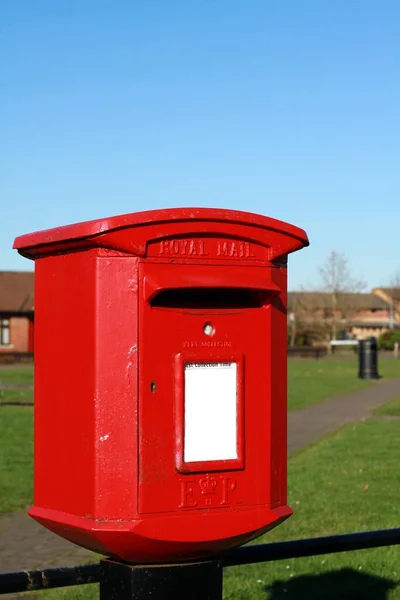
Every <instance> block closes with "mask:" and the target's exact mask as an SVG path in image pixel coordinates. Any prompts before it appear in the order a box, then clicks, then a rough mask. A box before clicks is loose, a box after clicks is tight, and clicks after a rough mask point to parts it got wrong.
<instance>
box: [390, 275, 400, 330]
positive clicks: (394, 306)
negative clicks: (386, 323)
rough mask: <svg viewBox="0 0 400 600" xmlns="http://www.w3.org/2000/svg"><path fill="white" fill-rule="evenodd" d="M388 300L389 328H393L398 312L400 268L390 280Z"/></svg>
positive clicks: (399, 305)
mask: <svg viewBox="0 0 400 600" xmlns="http://www.w3.org/2000/svg"><path fill="white" fill-rule="evenodd" d="M389 301H390V304H389V320H390V329H393V328H394V324H395V321H396V320H397V318H398V317H399V313H400V269H398V270H397V271H396V273H395V274H394V275H393V277H392V279H391V281H390V287H389Z"/></svg>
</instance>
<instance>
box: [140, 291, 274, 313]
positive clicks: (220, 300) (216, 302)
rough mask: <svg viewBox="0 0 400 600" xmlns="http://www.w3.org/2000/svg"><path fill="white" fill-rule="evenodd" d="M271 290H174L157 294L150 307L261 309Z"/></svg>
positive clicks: (151, 300)
mask: <svg viewBox="0 0 400 600" xmlns="http://www.w3.org/2000/svg"><path fill="white" fill-rule="evenodd" d="M271 293H272V292H271V291H270V290H259V289H249V288H233V287H232V288H229V287H223V288H221V287H201V288H200V287H198V288H196V287H194V288H173V289H164V290H160V291H159V292H157V293H156V294H155V295H154V296H153V297H152V298H151V299H150V305H151V306H152V307H155V308H192V309H193V308H194V309H196V308H199V309H201V308H207V309H213V308H215V309H224V308H261V307H262V306H264V305H265V304H266V303H267V302H268V299H269V297H270V296H271Z"/></svg>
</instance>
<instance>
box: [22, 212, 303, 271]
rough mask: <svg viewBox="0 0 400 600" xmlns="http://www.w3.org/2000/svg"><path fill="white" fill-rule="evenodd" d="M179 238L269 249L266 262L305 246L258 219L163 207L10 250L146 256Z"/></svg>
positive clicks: (71, 228)
mask: <svg viewBox="0 0 400 600" xmlns="http://www.w3.org/2000/svg"><path fill="white" fill-rule="evenodd" d="M174 236H176V237H183V236H187V237H190V236H193V237H194V236H221V237H228V238H229V237H234V238H236V239H239V240H240V239H243V240H248V241H251V242H254V243H258V244H259V245H261V246H266V247H267V248H269V256H268V258H269V260H275V259H277V258H279V257H280V256H284V255H287V254H289V253H290V252H294V251H296V250H299V249H300V248H303V247H304V246H308V245H309V242H308V238H307V234H306V233H305V231H303V230H302V229H300V228H298V227H295V226H294V225H290V224H288V223H285V222H283V221H279V220H277V219H273V218H270V217H265V216H262V215H258V214H254V213H249V212H244V211H238V210H227V209H218V208H167V209H160V210H149V211H143V212H136V213H130V214H125V215H118V216H114V217H108V218H104V219H96V220H93V221H85V222H83V223H76V224H73V225H65V226H62V227H56V228H54V229H47V230H44V231H38V232H35V233H28V234H26V235H22V236H20V237H17V238H16V239H15V241H14V246H13V247H14V248H15V249H17V250H18V252H19V253H20V254H22V255H23V256H25V257H27V258H31V259H35V258H38V257H40V256H43V255H48V254H53V253H56V252H57V253H60V252H64V251H70V250H73V249H79V248H88V247H100V248H110V249H115V250H121V251H123V252H127V253H130V254H134V255H137V256H145V255H146V250H147V246H148V244H149V243H151V242H154V241H160V240H162V239H167V238H173V237H174Z"/></svg>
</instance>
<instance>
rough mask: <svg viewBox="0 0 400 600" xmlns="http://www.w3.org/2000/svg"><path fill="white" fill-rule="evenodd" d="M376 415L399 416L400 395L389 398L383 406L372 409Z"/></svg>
mask: <svg viewBox="0 0 400 600" xmlns="http://www.w3.org/2000/svg"><path fill="white" fill-rule="evenodd" d="M374 413H375V414H377V415H389V416H393V417H400V397H399V398H395V399H394V400H391V401H390V402H388V403H387V404H384V405H383V406H379V407H378V408H376V409H375V410H374Z"/></svg>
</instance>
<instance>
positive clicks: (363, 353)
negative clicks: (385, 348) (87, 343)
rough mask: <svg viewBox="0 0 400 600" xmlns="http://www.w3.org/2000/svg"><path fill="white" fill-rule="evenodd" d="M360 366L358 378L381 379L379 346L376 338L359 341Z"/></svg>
mask: <svg viewBox="0 0 400 600" xmlns="http://www.w3.org/2000/svg"><path fill="white" fill-rule="evenodd" d="M358 366H359V369H358V377H359V378H360V379H379V374H378V344H377V342H376V339H375V338H370V339H368V340H360V341H359V344H358Z"/></svg>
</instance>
